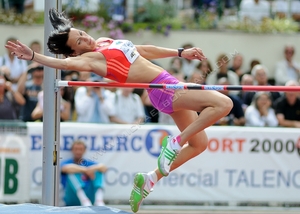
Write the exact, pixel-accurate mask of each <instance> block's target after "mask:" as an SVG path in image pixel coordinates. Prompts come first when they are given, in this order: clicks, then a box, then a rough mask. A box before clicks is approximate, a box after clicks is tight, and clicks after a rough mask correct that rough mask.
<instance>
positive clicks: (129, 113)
mask: <svg viewBox="0 0 300 214" xmlns="http://www.w3.org/2000/svg"><path fill="white" fill-rule="evenodd" d="M132 92H133V88H121V89H118V90H117V91H116V92H115V93H113V94H112V96H111V102H112V103H113V107H112V108H111V112H110V121H111V122H112V123H119V124H140V123H144V121H145V111H144V106H143V104H142V101H141V98H140V97H139V95H137V94H135V93H132Z"/></svg>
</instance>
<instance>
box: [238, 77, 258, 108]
mask: <svg viewBox="0 0 300 214" xmlns="http://www.w3.org/2000/svg"><path fill="white" fill-rule="evenodd" d="M253 83H254V78H253V76H252V75H250V74H244V75H243V76H242V79H241V85H253ZM247 94H248V92H247V91H243V90H241V91H239V93H238V94H237V96H238V97H239V98H240V100H241V102H242V105H243V109H244V111H245V110H246V108H247V107H248V105H247V104H245V100H246V97H247Z"/></svg>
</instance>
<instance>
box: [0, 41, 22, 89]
mask: <svg viewBox="0 0 300 214" xmlns="http://www.w3.org/2000/svg"><path fill="white" fill-rule="evenodd" d="M8 41H11V42H14V43H16V42H17V39H16V38H14V37H10V38H8V39H7V40H6V43H7V42H8ZM0 67H5V68H7V69H8V70H9V75H6V77H7V78H8V79H9V81H10V82H11V83H12V89H13V90H14V91H15V90H16V89H17V87H18V86H17V83H18V81H19V79H20V77H21V75H22V74H24V73H26V71H27V63H26V61H24V60H20V59H18V58H17V57H16V56H14V55H12V54H11V53H10V51H9V50H7V53H6V54H4V55H3V56H2V57H0ZM7 73H8V72H7Z"/></svg>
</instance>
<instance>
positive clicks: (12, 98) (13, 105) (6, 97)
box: [0, 72, 25, 120]
mask: <svg viewBox="0 0 300 214" xmlns="http://www.w3.org/2000/svg"><path fill="white" fill-rule="evenodd" d="M11 86H12V84H11V83H10V82H8V81H7V80H6V77H5V74H4V73H2V72H0V120H17V119H18V117H17V104H18V105H24V104H25V99H24V97H23V96H22V94H20V93H19V92H18V91H14V90H13V89H12V87H11Z"/></svg>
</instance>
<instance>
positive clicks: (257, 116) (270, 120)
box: [245, 91, 278, 127]
mask: <svg viewBox="0 0 300 214" xmlns="http://www.w3.org/2000/svg"><path fill="white" fill-rule="evenodd" d="M271 106H272V101H271V96H270V93H268V92H264V91H262V92H257V93H256V94H255V95H254V97H253V100H252V104H251V105H250V106H248V107H247V109H246V111H245V119H246V126H259V127H267V126H270V127H276V126H278V120H277V118H276V114H275V111H274V109H273V108H272V107H271Z"/></svg>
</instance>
